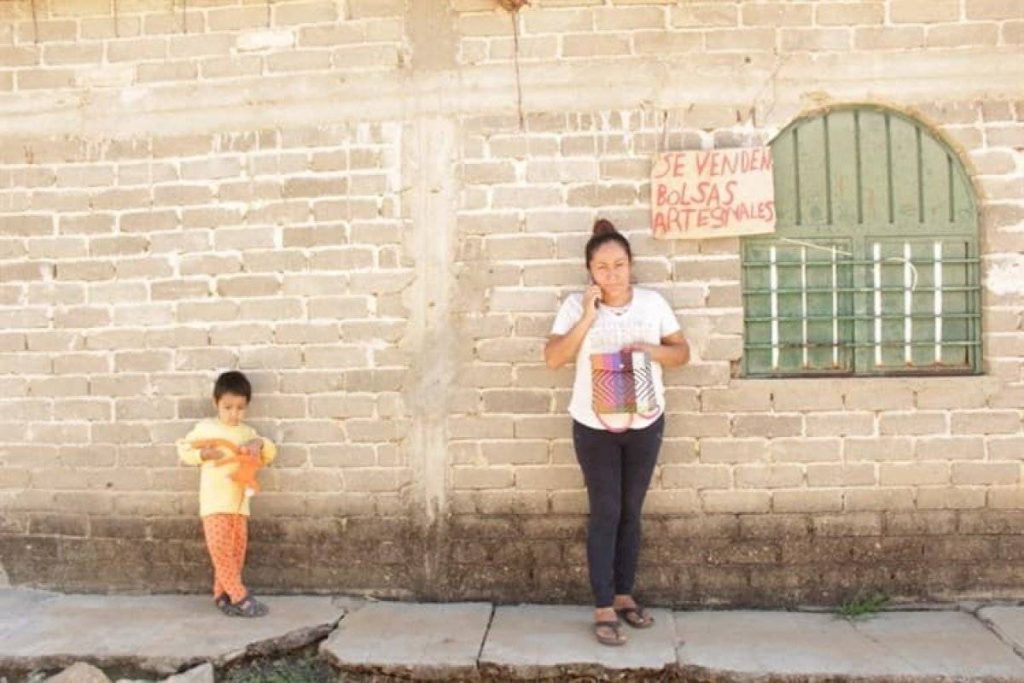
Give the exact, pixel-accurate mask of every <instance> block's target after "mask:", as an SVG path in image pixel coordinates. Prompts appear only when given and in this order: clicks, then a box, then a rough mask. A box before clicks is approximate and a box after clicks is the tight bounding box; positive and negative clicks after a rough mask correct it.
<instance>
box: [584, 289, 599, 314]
mask: <svg viewBox="0 0 1024 683" xmlns="http://www.w3.org/2000/svg"><path fill="white" fill-rule="evenodd" d="M599 301H601V288H600V287H598V286H597V285H590V286H589V287H587V289H586V290H585V291H584V292H583V317H584V318H590V319H591V320H593V319H594V318H595V317H597V304H598V302H599Z"/></svg>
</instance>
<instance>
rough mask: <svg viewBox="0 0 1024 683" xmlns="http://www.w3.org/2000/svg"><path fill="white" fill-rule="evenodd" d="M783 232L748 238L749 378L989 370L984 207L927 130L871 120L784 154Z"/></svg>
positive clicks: (814, 128) (798, 127)
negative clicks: (980, 236)
mask: <svg viewBox="0 0 1024 683" xmlns="http://www.w3.org/2000/svg"><path fill="white" fill-rule="evenodd" d="M772 149H773V156H774V161H775V171H774V172H775V185H776V208H777V212H778V226H777V232H776V234H775V235H773V236H765V237H752V238H745V239H744V240H743V251H742V256H743V304H744V322H745V342H744V347H745V354H744V370H745V374H747V375H749V376H805V375H812V376H815V375H854V374H856V375H891V374H966V373H976V372H979V371H980V368H981V341H980V340H981V309H980V287H979V282H980V272H979V268H980V264H979V258H978V250H977V218H976V209H975V205H974V201H973V195H972V193H971V192H970V186H969V184H968V183H967V179H966V176H965V174H964V172H963V169H962V167H961V165H960V163H959V161H958V160H957V159H956V158H955V156H954V155H953V154H952V153H951V152H950V151H949V150H948V149H946V148H945V147H944V146H943V145H942V144H941V143H939V142H938V141H936V140H935V139H934V138H932V137H931V135H930V134H929V133H928V132H927V131H924V130H923V129H922V128H921V127H920V126H919V125H918V124H917V123H915V122H913V121H912V120H910V119H906V118H904V117H902V116H900V115H898V114H895V113H892V112H888V111H881V110H871V109H851V110H843V111H833V112H830V113H828V114H824V115H821V116H818V117H815V118H813V119H809V120H805V121H801V122H798V123H796V124H794V125H793V126H791V127H790V128H788V129H787V130H786V131H783V133H782V134H781V135H780V136H779V137H778V138H776V140H775V141H774V142H773V143H772Z"/></svg>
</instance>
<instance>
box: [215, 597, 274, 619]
mask: <svg viewBox="0 0 1024 683" xmlns="http://www.w3.org/2000/svg"><path fill="white" fill-rule="evenodd" d="M269 612H270V608H269V607H267V606H266V605H264V604H263V603H262V602H260V601H259V600H257V599H256V598H254V597H252V595H250V594H246V596H245V597H244V598H242V599H241V600H239V601H238V602H235V603H228V605H227V607H226V608H225V610H224V613H225V614H227V615H229V616H232V617H265V616H266V615H267V613H269Z"/></svg>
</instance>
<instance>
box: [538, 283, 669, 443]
mask: <svg viewBox="0 0 1024 683" xmlns="http://www.w3.org/2000/svg"><path fill="white" fill-rule="evenodd" d="M582 317H583V294H581V293H579V292H576V293H574V294H570V295H569V296H568V297H566V299H565V301H564V302H562V307H561V308H559V309H558V315H557V316H556V317H555V323H554V325H553V326H552V327H551V334H555V335H563V334H567V333H568V332H569V331H570V330H571V329H572V328H573V327H574V326H575V325H576V323H577V322H579V320H580V318H582ZM679 329H680V327H679V321H677V320H676V316H675V313H673V312H672V307H671V306H669V305H668V302H667V301H665V299H664V297H662V296H661V294H658V293H657V292H655V291H654V290H651V289H642V288H640V287H634V288H633V299H632V301H630V302H629V304H628V305H627V306H625V307H623V308H622V309H621V310H620V309H612V308H609V307H608V306H604V305H598V307H597V319H596V320H595V321H594V324H593V325H591V327H590V329H589V330H588V331H587V334H586V336H585V337H584V338H583V343H582V344H581V345H580V350H579V352H578V353H577V354H576V380H575V381H574V382H573V386H572V399H571V400H570V402H569V414H570V415H571V416H572V418H573V419H574V420H576V421H577V422H580V423H582V424H584V425H586V426H587V427H591V428H593V429H606V427H605V425H604V424H602V423H601V420H599V419H598V418H597V415H596V414H594V406H593V396H592V388H591V374H590V354H592V353H615V352H617V351H621V350H622V349H623V348H625V347H627V346H629V345H630V344H660V343H661V340H662V338H663V337H667V336H668V335H670V334H675V333H676V332H678V331H679ZM651 375H652V376H653V379H654V390H655V396H656V397H657V399H658V406H659V407H660V408H661V411H664V409H665V384H664V382H663V381H662V378H661V364H660V363H657V362H655V361H653V360H652V361H651ZM660 415H661V414H660V412H659V414H658V415H655V416H654V417H651V418H643V417H641V416H639V415H635V416H633V422H632V424H630V422H629V420H630V417H629V416H628V415H605V414H604V413H602V414H601V418H602V419H603V420H604V421H605V423H607V424H609V425H611V426H613V427H616V428H622V427H625V426H626V425H627V424H628V425H629V426H630V428H631V429H643V428H644V427H647V426H649V425H650V424H651V423H652V422H654V421H655V420H657V419H658V417H660Z"/></svg>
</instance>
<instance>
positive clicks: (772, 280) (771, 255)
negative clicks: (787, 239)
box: [768, 245, 779, 370]
mask: <svg viewBox="0 0 1024 683" xmlns="http://www.w3.org/2000/svg"><path fill="white" fill-rule="evenodd" d="M775 256H776V252H775V245H772V246H771V247H769V248H768V262H769V263H770V264H771V265H770V267H769V270H768V286H769V288H770V289H771V292H772V294H771V307H772V369H773V370H777V369H778V368H779V269H778V268H777V267H776V258H775Z"/></svg>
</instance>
